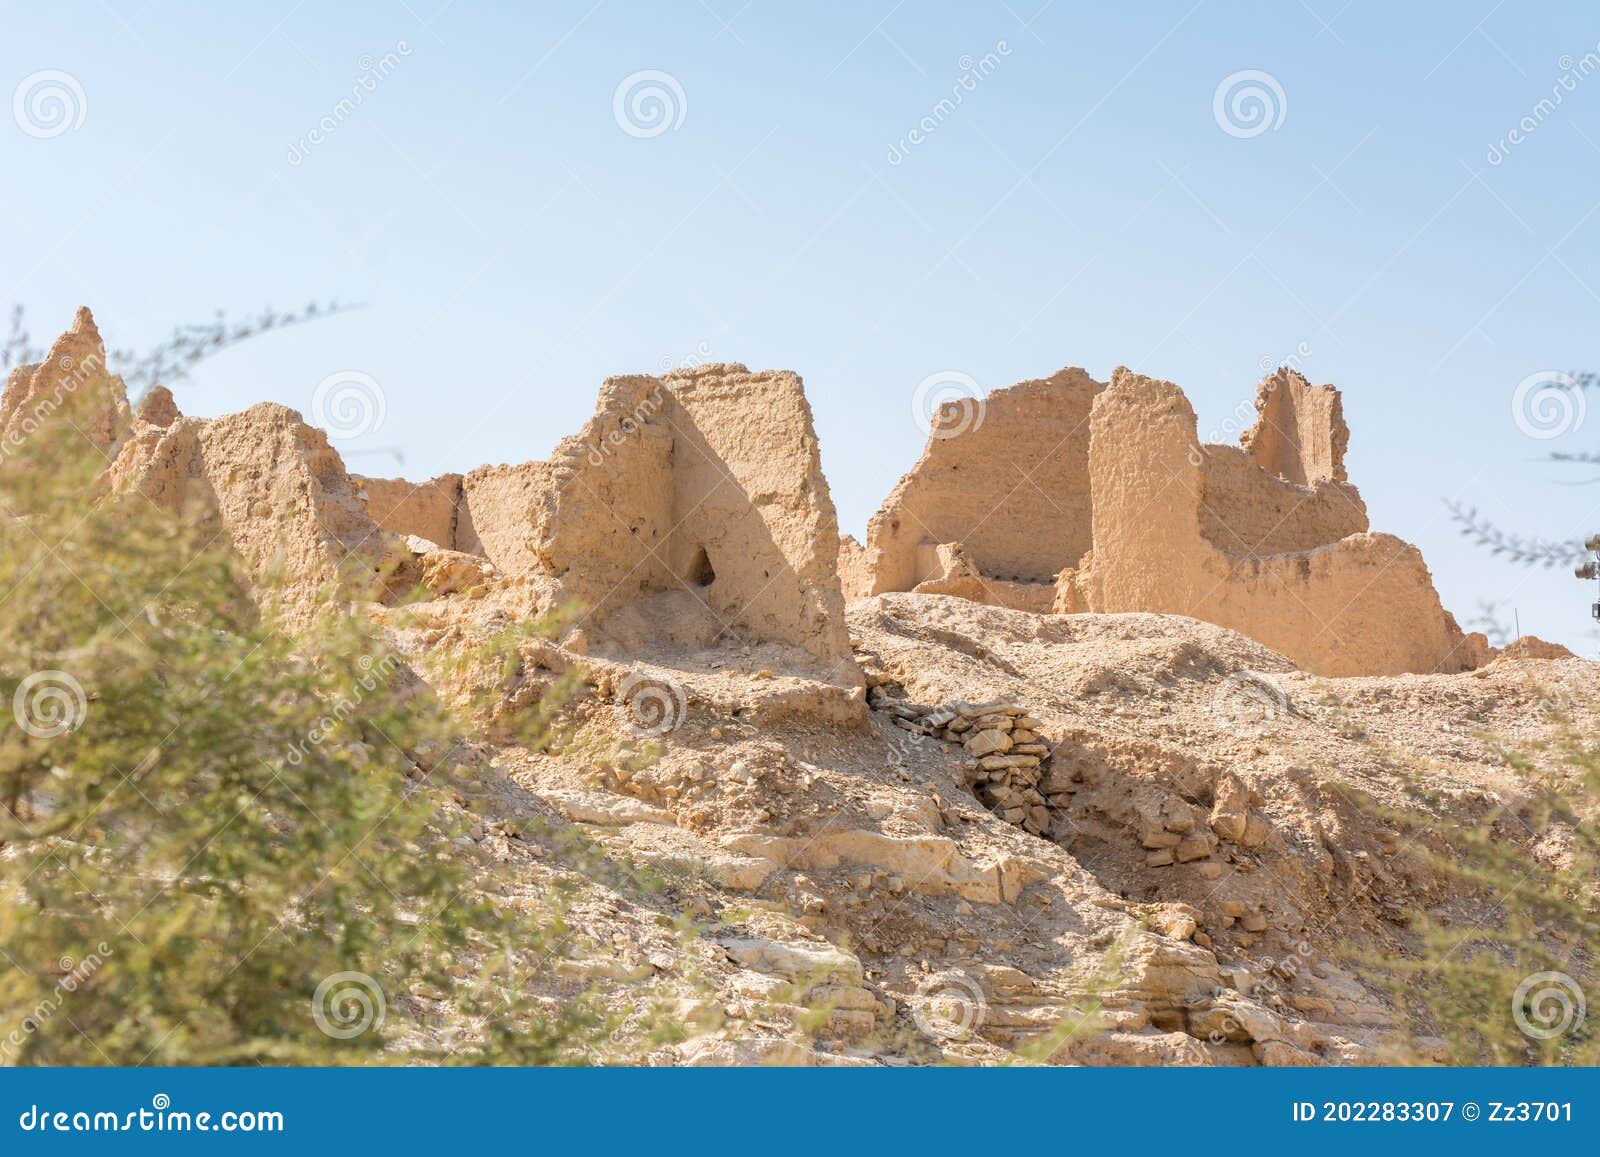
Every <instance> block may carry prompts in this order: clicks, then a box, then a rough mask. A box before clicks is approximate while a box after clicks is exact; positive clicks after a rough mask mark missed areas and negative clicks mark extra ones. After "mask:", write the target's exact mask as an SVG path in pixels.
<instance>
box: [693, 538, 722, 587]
mask: <svg viewBox="0 0 1600 1157" xmlns="http://www.w3.org/2000/svg"><path fill="white" fill-rule="evenodd" d="M689 581H690V582H692V583H694V585H695V586H697V587H708V586H710V585H711V584H712V583H714V582H716V581H717V572H716V571H715V570H713V569H712V566H711V556H710V555H708V554H707V553H706V548H705V547H703V546H702V547H701V548H700V549H699V550H697V551H695V554H694V561H693V562H692V563H690V564H689Z"/></svg>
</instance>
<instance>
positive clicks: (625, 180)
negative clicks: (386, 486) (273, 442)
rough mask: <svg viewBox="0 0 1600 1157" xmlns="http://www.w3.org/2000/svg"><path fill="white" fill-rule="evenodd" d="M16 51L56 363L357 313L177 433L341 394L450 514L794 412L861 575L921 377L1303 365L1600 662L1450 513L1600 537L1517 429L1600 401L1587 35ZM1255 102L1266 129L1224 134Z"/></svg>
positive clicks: (775, 21) (176, 10)
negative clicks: (797, 409) (712, 365)
mask: <svg viewBox="0 0 1600 1157" xmlns="http://www.w3.org/2000/svg"><path fill="white" fill-rule="evenodd" d="M0 30H3V32H0V96H10V97H12V106H11V109H10V112H11V116H9V117H5V116H4V114H3V112H0V172H3V173H4V174H5V178H4V180H3V181H0V255H3V257H0V305H5V304H9V303H11V302H21V303H23V304H25V305H26V306H27V307H28V309H29V312H30V316H31V318H32V322H33V326H34V329H35V331H36V334H35V336H36V337H44V338H48V336H49V334H50V333H51V332H54V331H59V330H60V329H62V328H64V327H65V326H66V325H67V324H68V322H69V321H70V318H71V313H72V309H73V308H74V307H75V306H76V305H78V304H80V303H84V304H88V305H90V306H91V307H92V308H93V309H94V311H95V314H96V316H97V318H98V319H99V321H100V324H101V328H102V330H103V331H104V332H105V333H106V335H107V338H108V340H109V341H110V342H111V343H112V344H113V345H121V346H141V345H147V344H149V343H152V342H154V341H156V340H158V339H159V338H161V337H162V336H164V335H165V334H166V333H167V332H168V331H169V330H170V328H171V327H172V325H173V324H174V323H176V322H180V321H190V320H204V319H206V318H207V317H209V316H210V315H211V314H212V313H213V311H214V310H215V309H217V308H219V307H221V308H226V309H227V310H229V311H230V312H231V313H234V314H247V313H250V312H253V311H256V310H258V309H260V308H261V307H263V306H266V305H273V306H277V307H279V308H285V307H288V306H293V305H299V304H303V303H304V302H306V301H309V300H311V299H314V298H320V299H323V300H326V299H328V298H335V297H336V298H340V299H343V300H346V301H360V302H363V303H365V308H363V309H362V310H360V311H358V312H353V313H350V314H348V315H346V316H343V317H341V318H337V319H334V320H330V321H323V322H319V323H316V324H315V325H312V326H307V327H302V328H299V329H296V330H294V331H292V332H284V333H281V334H277V335H274V336H271V337H269V338H266V339H263V340H259V341H254V342H251V343H249V344H248V345H246V346H242V347H240V348H238V349H236V350H234V351H232V352H230V353H228V354H224V355H223V356H221V357H218V358H217V359H215V360H214V361H212V362H209V363H207V364H206V365H205V367H204V368H203V369H202V370H201V371H200V372H199V373H197V374H196V376H195V377H194V379H193V380H192V381H190V382H187V383H184V384H182V385H181V386H180V387H179V388H178V389H177V391H176V393H177V395H178V401H179V404H180V406H181V407H182V408H183V409H184V411H185V412H187V413H192V414H201V415H210V414H218V413H224V412H228V411H232V410H237V409H241V408H243V407H245V406H247V405H249V404H251V403H253V402H257V401H262V400H274V401H281V402H284V403H286V404H289V405H291V406H294V407H296V408H298V409H301V410H303V411H306V412H308V413H309V412H310V411H311V408H312V404H313V395H314V392H315V390H316V387H317V384H318V383H319V382H320V381H322V380H323V379H325V378H327V377H328V375H330V374H336V373H339V372H341V371H356V372H359V373H361V374H366V375H369V376H370V378H371V379H372V380H373V381H375V382H376V383H378V387H379V388H380V389H381V391H382V396H383V400H384V411H383V421H382V425H381V427H379V428H378V429H376V430H373V431H371V432H369V433H365V434H363V435H361V436H359V437H355V438H352V439H349V440H346V441H343V442H341V443H340V447H341V449H343V450H344V451H345V452H346V453H347V455H348V456H349V461H350V464H351V466H352V468H353V469H356V470H359V471H362V472H366V473H374V474H404V475H405V476H406V477H409V478H413V479H420V478H424V477H427V476H430V475H432V474H435V473H438V472H441V471H445V470H466V469H469V468H471V467H473V466H475V465H478V464H481V463H484V462H501V461H505V462H517V461H524V460H528V459H532V458H541V457H544V456H545V455H546V454H547V453H548V452H549V450H550V449H551V447H552V446H553V445H554V443H555V442H556V441H557V440H558V439H559V438H560V437H561V436H563V435H565V434H568V433H571V432H573V431H575V430H576V429H577V428H578V427H579V426H580V425H581V424H582V422H583V421H584V420H585V419H586V418H587V417H588V415H589V414H590V412H591V411H592V409H593V404H594V397H595V392H596V389H597V387H598V386H599V384H600V382H601V380H602V379H603V378H605V377H606V376H607V375H610V374H616V373H626V372H640V371H644V372H657V371H659V370H660V369H662V368H663V367H665V366H668V365H673V364H678V363H681V362H683V361H685V360H702V361H703V360H724V361H741V362H745V363H746V364H748V365H749V366H751V367H752V368H787V369H793V370H795V371H797V372H798V373H800V374H801V375H802V376H803V377H804V379H805V382H806V387H807V392H808V394H809V396H810V398H811V404H812V407H813V409H814V411H815V414H816V422H817V427H818V430H819V433H820V435H821V438H822V453H823V464H824V468H825V469H826V472H827V474H828V477H829V479H830V481H831V483H832V487H833V494H834V499H835V501H836V503H837V504H838V507H839V512H840V519H841V523H842V525H843V528H844V529H846V530H850V531H854V532H855V533H857V534H858V535H859V534H860V533H861V531H862V528H863V527H864V524H865V522H866V519H867V517H868V515H869V514H870V513H871V512H872V510H873V509H875V508H876V506H877V505H878V503H879V502H880V501H881V500H882V498H883V497H884V495H885V494H886V493H887V492H888V491H889V489H890V488H891V487H892V486H893V484H894V482H895V480H896V479H897V478H898V477H899V476H900V475H901V474H902V473H903V472H904V471H905V470H906V469H908V468H909V467H910V465H911V464H912V462H913V461H915V459H916V457H917V454H918V452H919V450H920V448H921V444H922V441H923V432H922V430H921V429H920V428H919V427H918V425H917V423H916V421H915V420H914V418H913V413H912V404H911V403H912V397H913V394H914V391H915V390H916V387H917V384H918V383H919V382H921V381H922V380H924V379H925V378H927V377H928V376H929V375H930V374H935V373H941V372H956V373H962V374H966V375H969V376H970V377H971V378H972V379H973V380H974V381H976V382H977V383H979V384H980V386H981V387H982V388H984V389H992V388H997V387H1002V386H1006V385H1009V384H1012V383H1014V382H1016V381H1019V380H1023V379H1026V378H1032V377H1040V376H1044V375H1048V374H1050V373H1052V372H1054V371H1055V370H1057V369H1059V368H1061V367H1062V366H1066V365H1081V366H1084V367H1086V368H1087V369H1089V370H1090V371H1091V372H1092V373H1093V374H1095V376H1097V377H1100V378H1104V377H1106V376H1108V375H1109V373H1110V371H1111V370H1112V368H1113V367H1114V366H1116V365H1119V364H1125V365H1128V366H1131V367H1133V368H1134V369H1136V370H1139V371H1140V372H1143V373H1147V374H1150V375H1153V376H1157V377H1162V378H1167V379H1170V380H1172V381H1175V382H1177V383H1179V384H1180V385H1182V386H1183V387H1184V389H1185V390H1186V391H1187V392H1188V394H1189V396H1190V398H1191V399H1192V400H1193V401H1194V404H1195V408H1196V410H1197V411H1198V413H1199V417H1200V429H1201V432H1202V434H1203V435H1204V434H1205V433H1207V432H1208V431H1215V432H1218V433H1222V432H1225V431H1226V430H1228V429H1229V428H1230V422H1231V421H1232V420H1233V418H1234V415H1235V414H1236V413H1237V412H1239V407H1240V406H1241V405H1242V404H1246V405H1247V404H1248V402H1249V400H1250V399H1251V397H1252V395H1253V391H1254V386H1255V383H1256V381H1257V380H1258V379H1259V377H1260V376H1261V374H1262V372H1263V366H1269V365H1275V364H1277V363H1278V362H1281V361H1284V360H1287V359H1290V358H1295V359H1297V361H1298V364H1299V366H1300V368H1301V369H1302V371H1303V372H1304V373H1305V374H1306V375H1307V376H1308V377H1309V378H1310V379H1311V380H1312V381H1313V382H1319V383H1320V382H1333V383H1335V384H1337V385H1338V386H1339V387H1340V388H1341V389H1342V390H1343V392H1344V398H1345V411H1346V415H1347V417H1348V419H1349V422H1350V426H1351V428H1352V431H1353V434H1352V439H1351V446H1350V454H1349V468H1350V475H1351V478H1352V480H1353V481H1355V482H1356V483H1357V485H1358V486H1359V487H1360V489H1361V492H1362V494H1363V496H1364V497H1365V499H1366V502H1367V505H1368V508H1369V511H1370V513H1371V518H1372V523H1373V526H1374V528H1376V529H1381V530H1388V531H1392V532H1394V533H1396V534H1399V535H1401V536H1403V537H1405V538H1407V539H1409V540H1411V541H1413V542H1416V543H1417V544H1418V545H1420V546H1421V547H1422V549H1423V552H1424V554H1425V555H1426V557H1427V560H1428V562H1429V565H1430V566H1431V568H1432V570H1433V573H1434V577H1435V580H1436V581H1437V583H1438V586H1439V588H1440V591H1441V593H1442V594H1443V597H1444V600H1445V604H1446V606H1447V607H1449V608H1450V609H1452V610H1453V611H1455V613H1456V614H1457V616H1458V617H1459V618H1461V619H1462V620H1463V622H1464V623H1466V622H1467V621H1468V620H1471V619H1473V618H1474V617H1475V616H1476V615H1477V614H1478V612H1479V604H1480V602H1481V601H1497V602H1500V603H1501V604H1502V608H1501V613H1502V616H1503V617H1504V618H1505V619H1506V620H1507V621H1509V620H1510V619H1511V617H1512V611H1513V609H1514V610H1515V612H1516V616H1517V618H1518V619H1519V620H1520V624H1521V628H1522V630H1523V631H1524V632H1532V633H1537V634H1539V635H1541V636H1544V637H1546V638H1553V639H1558V640H1561V641H1565V642H1567V643H1569V644H1570V645H1573V646H1575V647H1582V648H1583V649H1584V650H1585V652H1586V653H1592V652H1593V651H1594V636H1593V634H1592V632H1591V629H1590V623H1589V620H1588V603H1589V601H1590V593H1591V592H1589V591H1586V590H1585V588H1584V587H1583V585H1582V584H1580V583H1578V582H1577V581H1576V580H1574V579H1573V578H1571V577H1570V576H1569V575H1568V574H1567V573H1566V572H1565V571H1564V570H1557V571H1529V570H1526V569H1523V568H1519V567H1515V566H1511V565H1508V564H1506V563H1504V562H1502V561H1499V560H1496V559H1494V558H1491V557H1490V556H1489V555H1488V554H1487V553H1486V552H1485V551H1483V550H1482V549H1481V548H1479V547H1477V546H1474V545H1473V544H1471V543H1469V542H1467V541H1464V540H1463V539H1462V538H1460V536H1459V534H1458V531H1457V528H1456V527H1455V526H1454V525H1453V524H1452V523H1451V521H1450V519H1449V516H1448V513H1447V511H1446V508H1445V506H1444V501H1445V500H1446V499H1454V500H1457V501H1460V502H1463V503H1466V504H1468V505H1476V506H1477V507H1478V508H1479V509H1480V510H1481V511H1482V513H1483V514H1484V515H1485V516H1487V517H1488V518H1490V519H1492V520H1493V521H1495V522H1496V523H1499V524H1502V525H1504V526H1505V527H1507V528H1509V529H1512V530H1515V531H1518V532H1520V533H1523V534H1525V535H1537V536H1541V537H1545V538H1553V539H1571V538H1574V537H1578V538H1581V537H1582V536H1583V535H1584V534H1585V533H1587V532H1590V531H1595V530H1600V485H1592V486H1585V485H1579V484H1578V483H1581V482H1583V481H1585V480H1586V479H1587V478H1589V477H1591V476H1596V475H1600V470H1592V471H1587V472H1585V471H1583V470H1582V469H1581V468H1576V469H1575V468H1572V467H1565V468H1563V467H1558V466H1553V465H1549V464H1546V463H1543V462H1541V461H1540V459H1541V458H1543V457H1545V456H1546V455H1548V454H1549V453H1550V452H1551V451H1552V450H1556V451H1564V452H1579V451H1583V450H1585V449H1587V448H1589V447H1591V446H1593V445H1594V435H1595V433H1596V432H1597V431H1600V392H1594V396H1593V397H1592V398H1589V399H1588V400H1589V401H1592V402H1594V403H1595V410H1596V412H1595V413H1593V414H1585V415H1584V418H1585V420H1584V421H1583V422H1577V421H1575V419H1576V418H1577V414H1576V413H1573V414H1571V415H1570V416H1565V415H1563V414H1561V413H1560V412H1559V410H1552V409H1550V408H1549V407H1548V406H1547V407H1546V408H1544V409H1543V410H1539V409H1538V407H1535V411H1536V412H1535V413H1534V416H1533V417H1532V418H1531V419H1529V420H1525V421H1524V422H1523V423H1521V424H1520V425H1519V423H1518V422H1517V421H1516V420H1515V415H1514V412H1513V400H1514V397H1515V396H1516V390H1517V387H1518V383H1520V382H1523V381H1524V380H1525V379H1528V378H1529V376H1530V375H1535V374H1540V373H1544V372H1547V371H1553V370H1559V371H1572V370H1600V348H1597V346H1596V337H1597V326H1596V321H1597V318H1600V296H1597V294H1600V259H1597V258H1600V211H1597V208H1600V75H1593V74H1591V73H1590V71H1589V68H1590V67H1591V66H1597V65H1600V10H1597V9H1596V8H1595V7H1594V6H1593V5H1592V4H1583V3H1540V4H1513V3H1504V2H1502V3H1498V4H1497V3H1494V2H1493V0H1466V2H1457V3H1407V4H1396V3H1393V2H1392V0H1391V2H1388V3H1382V4H1377V3H1366V2H1362V0H1356V2H1353V3H1348V4H1346V3H1344V2H1343V0H1303V2H1293V0H1289V2H1282V3H1221V2H1218V0H1207V2H1200V3H1196V2H1194V0H1180V2H1178V3H1173V4H1166V3H1150V4H1137V5H1134V4H1127V5H1108V4H1094V5H1080V4H1071V3H1067V2H1066V0H1055V2H1054V3H1043V4H1041V2H1040V0H1007V2H1006V3H982V2H977V3H970V4H956V3H948V4H946V3H940V4H925V3H917V2H915V0H904V2H902V3H895V2H894V0H869V2H867V3H852V4H779V3H774V2H772V0H751V2H749V3H745V2H744V0H701V2H688V3H680V4H656V5H642V4H630V3H623V2H621V0H599V2H596V0H579V2H577V3H572V4H567V3H559V4H537V5H532V4H486V3H469V2H468V0H454V2H444V0H405V2H396V3H370V4H363V3H341V4H338V5H325V4H309V3H304V2H303V0H302V2H298V3H297V2H295V0H272V2H254V3H249V2H240V3H229V4H216V5H194V4H177V3H170V2H166V0H88V2H76V0H56V2H53V3H50V4H38V3H15V2H13V0H4V2H3V3H0ZM1591 53H1592V54H1594V55H1593V56H1590V57H1589V63H1588V65H1585V63H1584V58H1585V55H1586V54H1591ZM1246 71H1254V72H1257V73H1265V74H1267V78H1266V79H1262V78H1259V77H1258V78H1255V79H1254V80H1252V79H1251V78H1249V77H1246V78H1243V79H1242V80H1237V81H1235V83H1234V85H1233V90H1232V91H1236V90H1237V89H1238V88H1239V87H1240V86H1241V85H1242V86H1244V87H1246V88H1248V87H1250V86H1252V85H1254V87H1255V88H1256V91H1257V92H1258V93H1259V94H1264V96H1265V99H1266V102H1267V104H1268V106H1270V107H1269V108H1268V109H1267V110H1266V112H1265V116H1266V119H1265V120H1264V121H1263V120H1252V119H1251V114H1252V113H1257V114H1260V113H1261V112H1262V111H1263V110H1262V108H1261V107H1260V106H1259V105H1252V104H1251V102H1250V101H1249V99H1248V95H1249V94H1248V93H1246V94H1244V95H1245V99H1244V100H1243V102H1242V103H1241V104H1240V105H1239V106H1238V107H1237V108H1235V107H1234V106H1233V104H1232V103H1231V101H1230V100H1229V99H1228V97H1229V95H1230V91H1229V90H1225V91H1224V92H1223V94H1222V95H1223V99H1222V101H1221V104H1220V109H1219V106H1218V101H1217V96H1218V90H1219V86H1221V85H1223V82H1224V80H1225V79H1226V78H1228V77H1231V76H1233V75H1234V74H1236V73H1240V72H1246ZM1596 71H1597V72H1600V68H1597V69H1596ZM646 72H648V73H661V74H666V75H665V77H649V76H647V77H644V78H639V79H636V80H635V81H634V83H633V85H632V86H631V88H627V89H624V91H623V92H622V94H621V99H620V101H619V99H618V90H619V86H622V85H623V82H624V81H625V79H627V78H630V77H634V75H635V74H637V73H646ZM41 74H43V75H41ZM58 74H65V76H61V75H58ZM963 76H965V77H966V78H967V79H966V81H965V83H963V82H962V79H961V78H962V77H963ZM363 77H364V78H365V81H364V82H363V80H362V78H363ZM1269 81H1270V83H1269ZM641 86H642V87H643V88H644V89H646V90H649V89H651V88H652V87H653V88H654V94H652V92H650V91H643V92H641V91H639V90H640V89H641ZM1558 91H1559V93H1560V101H1559V103H1558V102H1556V100H1555V99H1554V96H1553V94H1554V93H1556V92H1558ZM357 93H359V99H358V98H357V96H356V95H355V94H357ZM956 93H959V94H960V99H959V102H957V101H956V99H955V94H956ZM634 95H638V96H639V97H640V100H639V102H638V103H635V102H634V101H633V100H631V99H630V98H631V97H632V96H634ZM652 95H662V96H664V99H665V102H666V107H665V109H663V107H662V106H661V105H660V104H656V103H652V100H651V97H652ZM54 97H59V98H61V99H60V100H55V101H52V99H51V98H54ZM942 101H944V102H947V103H945V104H944V105H941V102H942ZM1541 101H1545V102H1547V103H1546V104H1545V105H1543V106H1541V104H1540V102H1541ZM663 113H664V117H665V119H652V117H653V116H656V115H658V114H663ZM925 118H926V120H925ZM919 124H923V125H925V126H926V125H931V126H932V127H931V129H928V130H927V131H919V133H918V136H919V137H920V139H918V140H912V139H911V137H910V133H911V130H913V129H916V128H918V126H919ZM1258 130H1259V131H1258ZM1513 130H1517V133H1516V137H1517V139H1515V140H1513V139H1512V137H1511V134H1512V131H1513ZM47 331H48V332H47ZM1535 400H1537V396H1535ZM1570 400H1571V396H1570V395H1567V394H1561V393H1559V392H1558V393H1557V394H1556V395H1555V396H1553V397H1551V396H1546V397H1544V398H1543V401H1544V402H1545V403H1552V402H1553V403H1561V402H1570ZM1541 415H1542V417H1541ZM1552 415H1553V417H1552ZM1540 421H1544V422H1546V423H1547V424H1548V423H1550V422H1554V424H1555V425H1556V427H1557V429H1562V428H1565V427H1572V428H1570V429H1566V432H1565V433H1562V434H1560V436H1557V437H1552V438H1536V437H1531V436H1530V435H1529V434H1528V433H1526V432H1524V429H1523V427H1529V428H1532V429H1534V430H1535V432H1537V433H1546V432H1549V431H1547V430H1544V429H1542V428H1540V427H1539V425H1538V423H1539V422H1540ZM1216 440H1221V438H1218V439H1216ZM396 455H398V456H399V457H400V459H401V460H398V461H397V460H396Z"/></svg>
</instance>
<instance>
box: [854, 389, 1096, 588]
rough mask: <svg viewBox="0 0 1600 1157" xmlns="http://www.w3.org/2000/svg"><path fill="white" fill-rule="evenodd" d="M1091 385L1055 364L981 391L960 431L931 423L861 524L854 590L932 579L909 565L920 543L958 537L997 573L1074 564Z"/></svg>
mask: <svg viewBox="0 0 1600 1157" xmlns="http://www.w3.org/2000/svg"><path fill="white" fill-rule="evenodd" d="M1101 388H1102V387H1101V383H1098V382H1096V381H1095V380H1094V379H1093V378H1091V377H1090V376H1089V375H1088V374H1087V373H1086V372H1085V371H1083V370H1081V369H1075V368H1074V369H1064V370H1062V371H1060V372H1059V373H1057V374H1055V375H1053V376H1052V377H1049V378H1043V379H1039V380H1036V381H1028V382H1022V383H1021V384H1019V385H1015V386H1012V387H1010V388H1009V389H1004V390H996V391H994V392H993V393H991V394H989V396H988V397H987V398H986V399H985V400H984V405H983V408H982V420H981V422H978V423H976V424H973V423H970V422H968V423H964V425H966V426H970V428H960V427H957V429H960V432H959V433H951V432H949V431H943V430H940V429H938V428H936V429H935V430H934V432H933V434H932V435H931V436H930V437H929V439H928V444H927V447H926V448H925V449H924V450H923V453H922V457H921V458H920V459H919V460H918V462H917V464H916V465H915V466H914V467H912V469H911V471H910V473H908V474H906V476H905V477H904V478H902V479H901V480H900V483H899V485H897V486H896V487H895V489H894V491H893V492H892V493H891V494H890V495H889V497H888V499H887V500H885V502H884V504H883V506H882V507H881V508H880V509H879V510H878V512H877V513H876V514H874V515H873V517H872V520H871V521H870V522H869V523H868V526H867V543H866V548H865V549H866V554H867V558H868V563H869V566H870V568H871V571H872V581H871V584H870V589H868V590H866V591H863V592H860V593H862V594H880V593H882V592H884V591H903V590H910V589H911V588H913V587H914V586H916V585H917V584H918V583H919V582H922V581H924V580H927V579H931V578H936V577H938V576H936V575H933V574H929V573H924V572H923V571H922V570H920V569H919V565H918V557H919V556H918V548H919V547H920V546H923V545H934V544H939V543H960V544H962V545H963V546H964V547H965V548H966V550H967V552H968V555H969V556H970V557H971V558H972V560H973V561H974V563H975V564H976V565H977V567H978V568H979V570H980V571H981V572H982V573H983V574H984V575H986V576H989V577H993V578H997V579H1003V580H1013V581H1014V580H1022V581H1029V582H1050V581H1052V580H1053V579H1054V577H1055V575H1056V573H1057V572H1058V571H1060V570H1061V569H1062V568H1063V567H1067V566H1075V565H1076V564H1077V562H1078V560H1079V558H1080V557H1082V555H1083V553H1084V552H1085V551H1086V550H1088V549H1089V545H1090V523H1091V502H1090V495H1089V471H1088V465H1089V408H1090V406H1091V404H1092V403H1093V401H1094V396H1095V393H1096V391H1098V390H1099V389H1101ZM852 593H855V592H852Z"/></svg>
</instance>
